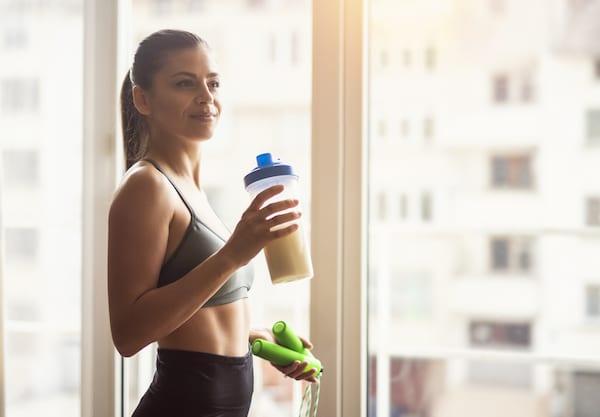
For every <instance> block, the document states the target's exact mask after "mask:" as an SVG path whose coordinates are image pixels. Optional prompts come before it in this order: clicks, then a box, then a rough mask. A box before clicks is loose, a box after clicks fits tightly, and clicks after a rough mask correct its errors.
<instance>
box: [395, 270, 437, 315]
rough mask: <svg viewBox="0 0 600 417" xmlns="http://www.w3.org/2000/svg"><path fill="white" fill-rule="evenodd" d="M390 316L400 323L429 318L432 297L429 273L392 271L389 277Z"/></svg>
mask: <svg viewBox="0 0 600 417" xmlns="http://www.w3.org/2000/svg"><path fill="white" fill-rule="evenodd" d="M390 297H391V299H392V300H393V302H392V303H391V312H390V314H391V316H392V317H394V318H396V319H398V320H402V321H413V320H422V319H427V318H430V317H431V314H432V301H433V295H432V293H431V274H430V273H429V271H416V270H409V269H408V270H403V269H399V268H396V269H394V270H392V276H391V277H390Z"/></svg>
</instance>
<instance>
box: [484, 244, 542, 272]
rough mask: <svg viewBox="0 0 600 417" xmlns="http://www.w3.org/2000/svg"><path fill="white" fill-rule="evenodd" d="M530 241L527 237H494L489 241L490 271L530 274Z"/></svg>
mask: <svg viewBox="0 0 600 417" xmlns="http://www.w3.org/2000/svg"><path fill="white" fill-rule="evenodd" d="M532 246H533V244H532V239H531V238H527V237H494V238H492V239H491V240H490V259H491V264H490V267H491V270H492V271H494V272H521V273H523V272H530V271H531V269H532Z"/></svg>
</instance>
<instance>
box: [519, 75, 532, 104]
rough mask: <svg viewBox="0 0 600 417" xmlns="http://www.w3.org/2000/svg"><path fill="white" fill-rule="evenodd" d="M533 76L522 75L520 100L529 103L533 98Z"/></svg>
mask: <svg viewBox="0 0 600 417" xmlns="http://www.w3.org/2000/svg"><path fill="white" fill-rule="evenodd" d="M534 94H535V91H534V87H533V78H532V76H530V75H528V76H525V77H523V79H522V81H521V101H523V102H526V103H529V102H531V101H533V99H534Z"/></svg>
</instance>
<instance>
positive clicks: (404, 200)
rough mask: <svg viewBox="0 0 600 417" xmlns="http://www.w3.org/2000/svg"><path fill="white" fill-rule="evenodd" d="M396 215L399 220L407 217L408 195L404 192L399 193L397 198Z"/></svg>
mask: <svg viewBox="0 0 600 417" xmlns="http://www.w3.org/2000/svg"><path fill="white" fill-rule="evenodd" d="M398 215H399V216H400V219H401V220H406V218H407V217H408V197H407V196H406V194H401V195H400V198H399V199H398Z"/></svg>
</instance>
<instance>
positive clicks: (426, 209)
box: [421, 192, 433, 222]
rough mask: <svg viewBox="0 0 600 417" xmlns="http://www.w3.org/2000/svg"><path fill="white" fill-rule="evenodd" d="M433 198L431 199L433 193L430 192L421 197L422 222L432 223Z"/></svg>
mask: <svg viewBox="0 0 600 417" xmlns="http://www.w3.org/2000/svg"><path fill="white" fill-rule="evenodd" d="M432 205H433V202H432V197H431V193H429V192H424V193H423V194H422V195H421V220H423V221H424V222H429V221H431V217H432V209H433V208H432Z"/></svg>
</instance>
